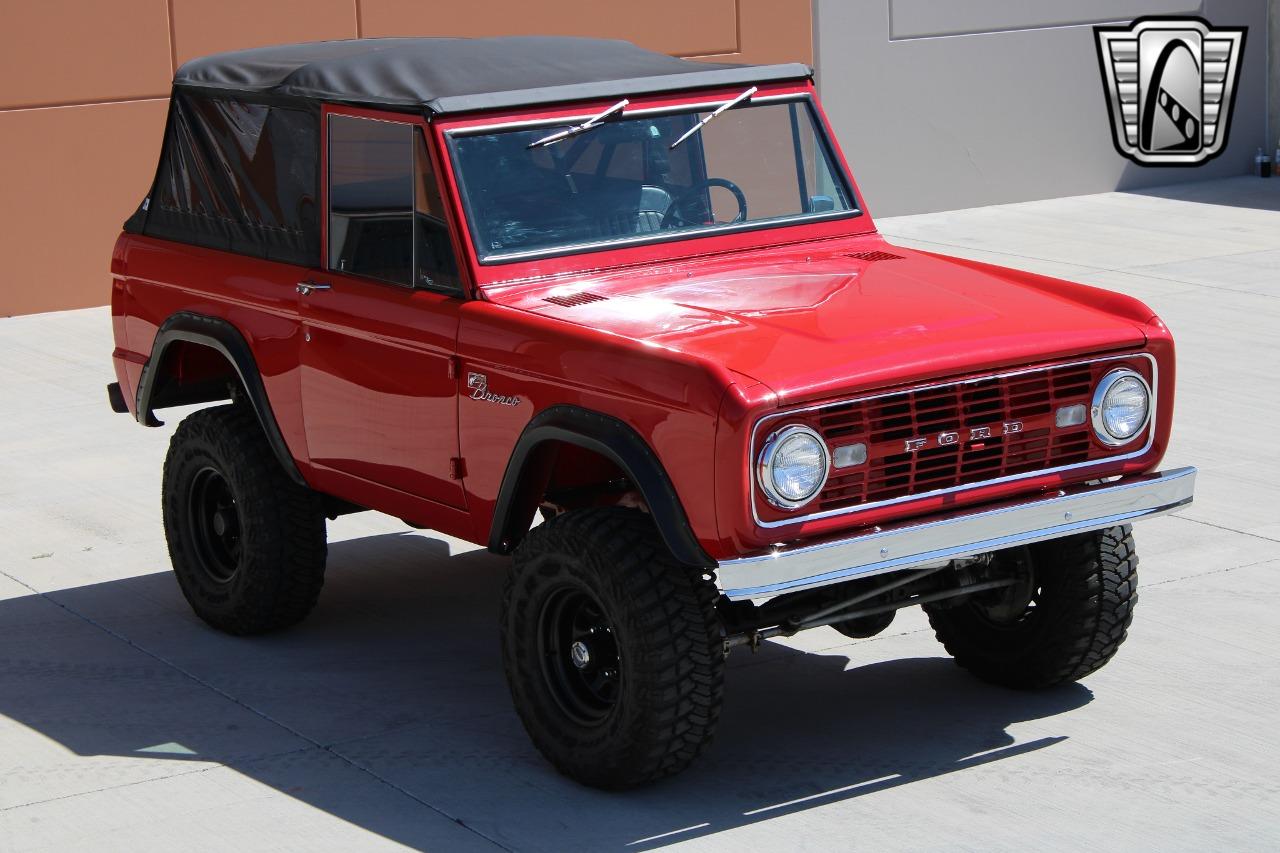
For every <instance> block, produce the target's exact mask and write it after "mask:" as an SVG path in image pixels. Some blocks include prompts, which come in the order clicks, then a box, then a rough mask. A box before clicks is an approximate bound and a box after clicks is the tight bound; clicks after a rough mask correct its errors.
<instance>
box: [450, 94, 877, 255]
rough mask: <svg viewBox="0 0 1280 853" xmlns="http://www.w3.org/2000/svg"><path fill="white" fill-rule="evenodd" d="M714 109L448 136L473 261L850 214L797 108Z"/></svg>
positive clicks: (623, 113)
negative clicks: (718, 111)
mask: <svg viewBox="0 0 1280 853" xmlns="http://www.w3.org/2000/svg"><path fill="white" fill-rule="evenodd" d="M715 109H716V105H711V106H709V107H705V108H704V109H703V110H701V111H696V112H695V111H686V112H676V113H668V114H664V115H643V116H631V115H628V111H627V110H621V109H619V110H616V111H614V112H613V113H612V114H611V115H607V116H604V117H599V116H597V117H596V119H599V120H598V121H596V123H594V124H591V123H590V122H581V121H579V122H569V123H565V124H563V125H545V124H542V125H539V126H537V127H532V128H521V129H515V130H495V131H492V132H484V131H481V132H479V133H467V134H466V135H462V134H456V135H453V136H451V138H450V146H451V149H452V151H453V155H454V162H455V164H456V168H457V171H458V177H459V182H460V184H461V187H462V192H463V195H464V199H465V204H466V208H467V214H468V218H469V220H470V224H471V231H472V235H473V239H474V240H475V243H476V251H477V253H478V254H479V255H480V258H481V260H489V261H493V260H503V259H506V258H510V259H517V258H520V257H526V256H530V255H534V256H536V255H544V254H556V253H563V252H564V251H571V250H573V249H575V248H581V247H584V246H597V245H602V244H603V245H611V244H614V243H633V242H653V241H657V240H665V239H678V238H681V237H689V236H694V235H702V234H707V233H712V232H715V231H721V230H732V229H742V228H749V227H756V226H762V225H769V224H785V223H793V222H796V221H802V220H804V219H808V218H830V217H833V216H840V215H845V214H848V213H849V212H851V211H853V210H854V202H853V196H852V193H850V192H849V189H848V187H847V186H846V184H845V181H844V180H843V178H842V177H841V176H840V173H839V172H838V170H837V169H836V168H834V166H833V164H832V159H831V155H830V153H829V152H828V150H827V146H826V143H825V140H824V138H823V137H822V136H821V134H820V133H819V131H818V129H817V127H816V124H815V122H814V118H813V114H812V111H811V108H810V106H809V103H808V101H807V100H800V101H790V102H781V103H780V102H772V103H764V104H750V103H749V102H748V103H742V104H741V105H738V106H734V107H733V108H732V109H729V110H727V111H725V112H723V113H721V114H720V115H717V116H715V118H714V120H713V121H706V123H705V124H703V125H702V126H701V127H698V123H699V122H701V121H705V120H706V119H707V118H708V117H709V116H711V114H712V113H713V112H714V111H715ZM593 120H594V119H593ZM584 124H585V125H589V126H587V127H585V128H584V127H583V125H584ZM564 131H572V133H568V132H564ZM557 136H559V138H558V139H552V138H553V137H557ZM682 137H686V138H684V139H683V140H682ZM549 139H552V141H548V140H549ZM673 145H674V146H675V147H672V146H673Z"/></svg>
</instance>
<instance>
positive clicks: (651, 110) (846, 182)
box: [443, 92, 863, 266]
mask: <svg viewBox="0 0 1280 853" xmlns="http://www.w3.org/2000/svg"><path fill="white" fill-rule="evenodd" d="M778 103H797V104H803V105H804V107H805V109H806V110H807V112H808V115H809V119H810V122H811V124H812V127H813V132H814V138H815V139H817V140H818V142H819V144H820V145H821V146H822V150H823V153H824V154H825V156H826V160H827V164H828V165H829V167H830V171H831V176H832V178H834V179H835V180H837V181H839V182H840V184H841V186H842V188H843V189H844V191H845V193H846V195H847V196H848V199H849V202H850V204H851V205H852V207H850V209H848V210H837V211H829V212H823V213H802V214H797V215H795V216H782V217H776V218H773V219H762V220H758V221H755V222H750V221H748V222H743V223H738V224H724V225H710V226H706V227H702V228H685V229H681V230H679V231H672V232H671V233H668V234H645V235H638V236H634V237H620V238H616V239H609V240H597V241H586V242H580V243H566V244H564V245H561V246H553V247H548V248H545V249H530V250H527V251H516V252H503V253H500V254H495V253H492V252H490V253H486V252H485V251H484V250H483V248H482V247H481V246H480V245H479V242H478V235H477V233H476V230H475V227H474V222H475V214H474V210H473V206H472V203H471V198H470V194H469V192H468V190H467V183H466V178H465V176H464V175H463V174H462V170H461V169H459V168H458V162H457V150H456V147H455V143H456V141H457V140H458V139H462V138H466V137H469V136H483V135H485V134H491V133H501V132H506V131H512V130H530V129H533V128H538V127H551V126H556V127H564V126H565V125H572V124H578V123H582V122H584V121H587V120H589V119H591V118H592V115H593V114H592V113H582V114H575V115H571V116H557V117H555V118H539V119H521V120H517V121H497V122H493V123H490V124H483V125H473V126H469V127H458V128H449V129H447V130H445V132H444V134H443V135H444V140H445V149H446V150H447V152H448V155H449V168H450V169H451V170H452V171H453V177H454V184H455V186H456V187H457V191H458V196H459V201H460V202H461V203H462V209H463V212H464V214H465V215H466V220H467V231H468V232H469V235H470V242H471V246H472V249H473V250H474V251H475V256H476V260H477V262H478V263H479V264H480V265H482V266H501V265H503V264H512V263H519V262H522V261H530V260H538V259H543V258H556V257H566V256H570V255H578V254H583V253H588V252H601V251H608V250H610V249H625V248H632V247H635V246H647V245H653V244H657V243H681V242H685V241H688V240H694V239H698V238H700V237H708V236H719V235H723V234H741V233H744V232H750V231H763V230H768V229H773V228H784V227H788V226H793V225H808V224H811V223H821V222H830V221H832V220H840V219H856V218H858V217H859V216H862V214H863V206H862V203H861V199H860V198H859V197H858V194H857V192H855V190H854V184H853V179H852V177H851V176H850V174H849V172H848V170H847V169H846V167H845V163H844V161H843V159H841V158H840V157H839V156H838V155H837V150H836V147H835V145H834V144H833V142H832V140H831V137H830V134H829V133H828V131H827V126H826V124H825V122H823V121H822V119H821V115H820V113H819V111H818V109H817V105H816V103H815V101H814V98H813V95H812V94H810V93H807V92H799V93H792V94H786V95H755V96H753V97H752V98H751V106H757V105H759V106H763V105H767V104H778ZM723 104H724V99H723V98H718V99H715V100H710V101H702V100H699V101H690V102H688V103H684V104H674V105H670V106H662V107H642V108H638V109H628V110H627V111H626V118H627V119H633V118H642V117H645V116H664V115H678V114H680V113H692V112H704V111H712V110H715V109H716V108H718V107H720V106H722V105H723Z"/></svg>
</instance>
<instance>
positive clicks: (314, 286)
mask: <svg viewBox="0 0 1280 853" xmlns="http://www.w3.org/2000/svg"><path fill="white" fill-rule="evenodd" d="M332 288H333V285H331V284H319V283H317V282H314V281H300V282H298V292H299V293H301V294H302V295H303V296H310V295H311V294H313V293H315V292H316V291H317V290H331V289H332Z"/></svg>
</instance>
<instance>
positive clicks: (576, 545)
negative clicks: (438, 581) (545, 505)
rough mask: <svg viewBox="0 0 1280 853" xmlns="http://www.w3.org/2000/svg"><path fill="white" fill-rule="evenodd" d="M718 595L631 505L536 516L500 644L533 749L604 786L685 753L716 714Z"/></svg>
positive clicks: (678, 766)
mask: <svg viewBox="0 0 1280 853" xmlns="http://www.w3.org/2000/svg"><path fill="white" fill-rule="evenodd" d="M716 595H717V593H716V588H715V584H714V583H713V582H712V580H711V578H710V577H709V576H708V575H705V574H703V573H702V572H700V571H698V570H696V569H689V568H687V567H685V566H682V565H680V564H678V563H676V562H675V561H674V560H673V559H672V558H671V555H670V553H669V552H668V551H667V549H666V546H665V545H664V544H663V542H662V539H661V537H660V536H659V535H658V532H657V530H656V529H655V528H654V526H653V521H652V520H651V519H650V518H649V516H647V515H646V514H644V513H642V512H639V511H637V510H633V509H620V508H605V509H586V510H575V511H571V512H566V513H563V514H561V515H558V516H556V517H555V518H553V519H551V520H549V521H547V522H546V523H544V524H542V525H540V526H538V527H536V528H534V529H533V530H531V531H530V532H529V535H528V537H526V539H525V540H524V542H522V543H521V544H520V547H519V548H517V549H516V553H515V556H514V559H513V560H512V565H511V572H510V574H509V575H508V577H507V583H506V587H505V589H504V591H503V598H502V656H503V663H504V665H505V668H506V673H507V683H508V685H509V687H510V688H511V697H512V701H513V703H514V705H515V708H516V712H517V713H518V714H519V715H520V720H521V722H522V723H523V724H524V727H525V729H526V730H527V731H528V733H529V736H530V738H531V739H532V741H533V743H534V745H535V746H536V747H537V748H538V749H539V751H541V752H542V754H543V755H544V756H546V758H547V759H548V760H549V761H550V762H551V763H552V764H553V765H554V766H555V767H556V768H557V769H558V770H559V771H560V772H562V773H564V774H565V775H566V776H569V777H571V778H573V779H576V780H577V781H579V782H582V783H583V784H587V785H592V786H595V787H599V788H610V789H615V788H626V787H631V786H635V785H641V784H645V783H648V782H653V781H655V780H657V779H661V778H663V777H664V776H669V775H671V774H673V773H678V772H679V771H681V770H683V769H684V768H685V767H687V766H688V765H689V764H690V763H691V762H692V761H693V760H694V759H695V758H697V757H698V755H699V754H701V753H702V751H703V750H704V749H705V748H706V747H707V744H708V743H709V742H710V740H711V737H712V734H713V733H714V731H715V727H716V723H717V721H718V719H719V715H720V702H721V697H722V694H723V683H724V642H723V639H722V637H721V628H720V623H719V620H718V619H717V617H716V612H715V601H716Z"/></svg>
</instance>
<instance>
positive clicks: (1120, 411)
mask: <svg viewBox="0 0 1280 853" xmlns="http://www.w3.org/2000/svg"><path fill="white" fill-rule="evenodd" d="M1091 414H1092V417H1093V431H1094V432H1095V433H1096V434H1097V436H1098V440H1099V441H1101V442H1102V443H1103V444H1106V445H1110V446H1112V447H1115V446H1117V445H1121V444H1124V443H1125V442H1128V441H1130V440H1131V439H1133V437H1134V436H1136V435H1138V434H1139V433H1140V432H1142V430H1143V428H1144V427H1145V426H1146V425H1147V421H1148V420H1150V418H1151V387H1150V386H1149V385H1147V380H1145V379H1143V378H1142V377H1141V376H1140V375H1138V374H1137V373H1134V372H1133V371H1132V370H1129V369H1128V368H1124V367H1122V368H1119V369H1118V370H1113V371H1111V372H1110V373H1108V374H1107V375H1106V376H1104V377H1102V381H1101V382H1099V383H1098V388H1097V390H1095V391H1094V392H1093V408H1092V411H1091Z"/></svg>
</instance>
